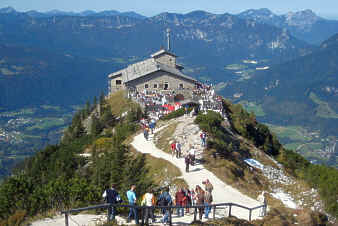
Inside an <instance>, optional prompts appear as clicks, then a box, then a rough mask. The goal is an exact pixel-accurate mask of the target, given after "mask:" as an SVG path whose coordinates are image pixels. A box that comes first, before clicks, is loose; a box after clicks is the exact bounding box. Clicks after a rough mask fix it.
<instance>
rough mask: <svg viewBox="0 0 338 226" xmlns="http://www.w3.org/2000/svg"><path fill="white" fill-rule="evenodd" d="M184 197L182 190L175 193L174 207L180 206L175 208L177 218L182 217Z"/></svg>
mask: <svg viewBox="0 0 338 226" xmlns="http://www.w3.org/2000/svg"><path fill="white" fill-rule="evenodd" d="M184 197H185V195H184V192H183V190H182V188H180V189H179V190H178V191H177V192H176V195H175V201H176V206H180V208H177V216H178V217H183V216H184V208H183V205H184V203H183V202H184V200H183V199H184Z"/></svg>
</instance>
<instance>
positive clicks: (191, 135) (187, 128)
mask: <svg viewBox="0 0 338 226" xmlns="http://www.w3.org/2000/svg"><path fill="white" fill-rule="evenodd" d="M193 120H194V118H190V117H185V116H183V117H180V118H178V119H176V120H174V121H177V122H179V125H178V126H177V128H176V131H175V133H174V137H175V139H177V140H179V141H180V143H181V144H182V149H183V152H186V151H187V149H188V148H189V147H190V145H193V146H194V148H195V149H196V150H197V151H196V159H199V158H200V157H201V152H202V151H203V148H202V147H201V145H200V144H199V143H200V141H199V134H200V129H199V128H198V126H197V125H195V124H194V123H193ZM161 129H162V128H159V129H157V130H155V134H156V133H158V132H159V131H160V130H161ZM151 138H152V137H151ZM151 138H150V139H149V140H148V141H147V140H145V139H144V137H143V134H142V133H141V134H139V135H137V136H135V137H134V140H133V141H132V143H131V145H132V146H133V147H134V148H135V149H136V150H137V151H139V152H141V153H144V154H150V155H152V156H154V157H156V158H162V159H165V160H167V161H169V162H170V163H172V164H173V165H175V166H176V167H178V168H179V169H180V171H181V173H182V176H181V178H182V179H184V180H185V181H186V182H187V184H188V185H189V187H190V188H195V186H196V185H202V181H203V180H205V179H209V181H210V182H211V183H212V184H213V186H214V190H213V192H212V194H213V200H214V202H213V203H227V202H232V203H236V204H239V205H243V206H246V207H249V208H252V207H256V206H260V205H262V204H261V203H260V202H258V201H257V200H254V199H252V198H250V197H248V196H246V195H244V194H242V193H240V192H239V191H238V190H236V189H234V188H232V187H231V186H229V185H227V184H226V183H224V182H223V181H221V180H220V179H219V178H217V177H216V176H215V175H214V174H213V173H212V172H210V171H209V170H207V169H206V168H204V166H203V165H202V164H195V166H190V172H188V173H186V172H185V163H184V159H183V158H181V159H176V158H175V157H174V158H173V157H172V156H171V155H170V154H168V153H165V152H164V151H162V150H160V149H158V148H157V147H156V146H155V144H154V142H153V139H151ZM202 187H203V186H202ZM217 215H218V216H226V215H227V213H226V211H224V210H223V211H222V213H221V212H220V211H219V212H217ZM231 215H233V216H236V217H238V218H241V219H246V220H248V218H249V211H248V210H245V209H242V208H238V207H232V210H231ZM191 218H192V216H191V217H185V219H182V218H178V219H179V220H180V222H181V223H190V222H191V221H192V219H191ZM258 218H259V210H255V211H253V212H252V219H258ZM175 220H176V219H175V218H174V219H173V223H175Z"/></svg>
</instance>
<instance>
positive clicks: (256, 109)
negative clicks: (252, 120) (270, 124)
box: [239, 101, 265, 117]
mask: <svg viewBox="0 0 338 226" xmlns="http://www.w3.org/2000/svg"><path fill="white" fill-rule="evenodd" d="M239 104H241V105H242V106H243V107H244V109H245V110H246V111H248V112H253V113H254V114H255V115H256V116H258V117H263V116H265V112H264V111H263V108H262V105H260V104H256V103H255V102H248V101H241V102H239Z"/></svg>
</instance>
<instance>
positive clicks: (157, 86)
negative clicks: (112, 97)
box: [109, 49, 199, 96]
mask: <svg viewBox="0 0 338 226" xmlns="http://www.w3.org/2000/svg"><path fill="white" fill-rule="evenodd" d="M176 58H177V56H176V55H174V54H173V53H170V52H169V51H167V50H165V49H161V50H160V51H158V52H156V53H154V54H152V55H151V57H150V58H148V59H146V60H144V61H141V62H138V63H135V64H131V65H129V66H128V67H127V68H124V69H122V70H120V71H117V72H114V73H111V74H110V75H109V80H110V87H109V92H110V94H111V93H114V92H116V91H119V90H125V89H127V90H128V91H129V92H149V93H150V92H161V93H163V94H166V93H175V94H183V95H184V96H185V94H188V93H191V92H192V90H194V89H195V88H196V87H197V85H198V84H199V82H198V81H197V80H195V79H194V78H191V77H189V76H187V75H185V74H183V73H182V69H183V66H181V65H178V64H177V63H176Z"/></svg>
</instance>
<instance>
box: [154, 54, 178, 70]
mask: <svg viewBox="0 0 338 226" xmlns="http://www.w3.org/2000/svg"><path fill="white" fill-rule="evenodd" d="M155 60H156V61H157V62H159V63H162V64H165V65H168V66H170V67H173V68H176V58H175V57H174V56H171V55H168V54H162V55H160V56H157V57H155Z"/></svg>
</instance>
